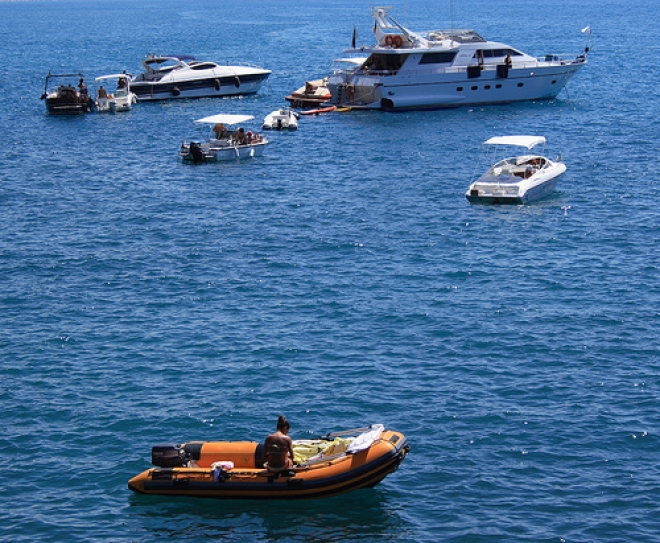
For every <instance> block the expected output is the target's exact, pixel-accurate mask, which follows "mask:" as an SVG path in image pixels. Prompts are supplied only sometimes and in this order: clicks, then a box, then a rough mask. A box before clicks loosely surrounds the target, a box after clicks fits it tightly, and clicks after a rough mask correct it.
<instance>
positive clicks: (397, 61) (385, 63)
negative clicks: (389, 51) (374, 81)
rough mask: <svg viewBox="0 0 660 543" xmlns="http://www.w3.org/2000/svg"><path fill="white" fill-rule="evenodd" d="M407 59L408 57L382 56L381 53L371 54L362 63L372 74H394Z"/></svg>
mask: <svg viewBox="0 0 660 543" xmlns="http://www.w3.org/2000/svg"><path fill="white" fill-rule="evenodd" d="M407 59H408V55H396V54H395V55H384V54H382V53H372V54H371V55H369V58H368V59H367V60H366V62H365V63H364V65H363V66H364V68H365V69H369V70H371V71H374V72H384V71H387V72H394V73H396V72H397V71H399V69H400V68H401V66H403V64H404V63H405V62H406V60H407Z"/></svg>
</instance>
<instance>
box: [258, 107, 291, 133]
mask: <svg viewBox="0 0 660 543" xmlns="http://www.w3.org/2000/svg"><path fill="white" fill-rule="evenodd" d="M262 128H263V129H264V130H297V129H298V114H297V113H296V112H295V111H291V110H290V109H276V110H275V111H273V112H272V113H269V114H268V115H266V117H265V118H264V124H263V127H262Z"/></svg>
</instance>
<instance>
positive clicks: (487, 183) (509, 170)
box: [465, 136, 566, 204]
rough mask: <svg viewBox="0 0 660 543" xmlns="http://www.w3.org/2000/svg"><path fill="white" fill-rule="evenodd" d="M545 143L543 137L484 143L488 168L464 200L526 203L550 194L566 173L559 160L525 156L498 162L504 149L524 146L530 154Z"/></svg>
mask: <svg viewBox="0 0 660 543" xmlns="http://www.w3.org/2000/svg"><path fill="white" fill-rule="evenodd" d="M545 141H546V140H545V138H544V137H543V136H498V137H494V138H490V139H489V140H488V141H486V142H484V155H485V157H486V160H487V161H488V163H489V164H491V166H490V168H489V169H488V171H487V172H486V173H484V174H483V175H482V176H481V177H479V178H478V179H477V180H476V181H474V182H473V183H472V184H471V185H470V188H468V190H467V192H466V193H465V197H466V198H467V199H468V201H470V202H472V203H481V204H526V203H529V202H532V201H535V200H539V199H540V198H543V197H545V196H547V195H548V194H550V193H551V192H552V191H553V190H554V188H555V185H556V184H557V179H558V178H559V176H560V175H561V174H563V173H564V172H565V171H566V165H565V164H564V163H563V162H561V159H560V158H557V159H556V160H555V161H552V160H550V159H549V158H546V157H544V156H542V155H538V154H524V155H519V156H512V157H511V156H510V157H508V158H504V159H498V156H501V153H502V152H503V150H504V149H506V150H508V149H509V148H511V147H524V148H526V149H527V150H530V151H531V150H532V149H533V148H534V147H536V146H537V145H544V144H545ZM509 152H510V151H509ZM489 159H490V160H489Z"/></svg>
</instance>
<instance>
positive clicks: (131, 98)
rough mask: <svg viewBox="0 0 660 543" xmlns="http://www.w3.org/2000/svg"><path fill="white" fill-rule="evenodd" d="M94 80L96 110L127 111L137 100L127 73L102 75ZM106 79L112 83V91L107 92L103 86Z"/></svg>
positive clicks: (101, 111)
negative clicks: (96, 87)
mask: <svg viewBox="0 0 660 543" xmlns="http://www.w3.org/2000/svg"><path fill="white" fill-rule="evenodd" d="M94 81H96V83H97V84H98V89H97V91H96V92H97V97H96V110H97V111H98V112H100V113H103V112H108V111H109V112H111V113H115V112H117V111H128V110H130V109H131V108H132V107H133V104H135V103H136V102H137V96H136V95H135V93H134V92H131V77H130V76H129V75H128V74H110V75H102V76H101V77H97V78H96V79H95V80H94ZM108 81H109V82H111V83H112V84H113V85H114V87H115V90H114V92H110V93H108V89H106V88H105V87H104V86H103V84H104V83H106V82H108Z"/></svg>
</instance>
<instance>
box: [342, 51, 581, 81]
mask: <svg viewBox="0 0 660 543" xmlns="http://www.w3.org/2000/svg"><path fill="white" fill-rule="evenodd" d="M548 57H551V59H550V60H548ZM585 61H586V57H577V58H576V57H570V58H564V57H561V58H560V56H559V55H545V56H544V57H539V58H536V59H534V60H533V61H523V62H519V61H517V62H515V63H514V64H513V66H512V67H511V68H510V69H511V70H518V69H523V70H524V69H533V68H538V67H539V65H545V66H570V65H573V64H579V63H581V62H585ZM501 64H502V63H497V64H489V63H488V64H484V67H483V68H482V72H494V71H497V67H498V66H499V65H501ZM473 66H476V64H475V65H473ZM467 68H468V66H449V67H446V68H436V69H428V68H426V69H424V70H405V72H403V73H405V74H406V75H413V76H420V75H437V74H459V73H465V72H466V71H467ZM399 72H401V70H372V69H369V70H363V69H361V68H354V69H350V70H341V69H340V70H335V71H334V72H333V75H344V76H346V77H348V78H352V77H353V76H360V75H370V76H371V75H373V76H378V77H389V76H393V75H397V74H398V73H399Z"/></svg>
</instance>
